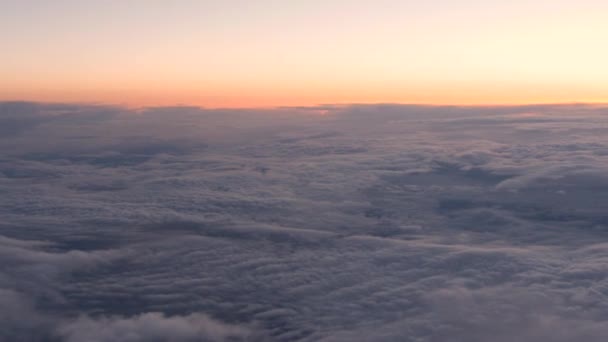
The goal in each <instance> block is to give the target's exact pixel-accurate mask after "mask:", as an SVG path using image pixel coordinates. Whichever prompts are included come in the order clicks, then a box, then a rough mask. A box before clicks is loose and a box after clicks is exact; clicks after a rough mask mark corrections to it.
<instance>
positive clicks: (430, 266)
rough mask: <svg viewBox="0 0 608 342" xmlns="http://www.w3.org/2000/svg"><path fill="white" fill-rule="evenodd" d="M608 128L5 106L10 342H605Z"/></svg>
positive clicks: (355, 110)
mask: <svg viewBox="0 0 608 342" xmlns="http://www.w3.org/2000/svg"><path fill="white" fill-rule="evenodd" d="M607 114H608V108H604V107H599V106H583V105H571V106H525V107H498V108H492V107H473V108H467V107H425V106H400V105H376V106H323V107H319V108H283V109H276V110H269V111H254V110H237V111H230V110H205V109H199V108H187V107H178V108H155V109H144V110H138V111H134V110H127V109H124V108H119V107H104V106H92V105H57V104H53V105H47V104H33V103H3V104H0V124H1V125H2V129H0V150H1V151H2V154H1V157H0V193H1V194H2V196H1V197H0V215H1V217H2V218H3V219H2V222H0V264H2V265H3V266H2V267H0V318H1V319H0V339H4V340H19V339H20V340H28V341H68V342H69V341H85V340H86V341H260V340H262V341H353V340H362V341H391V340H394V341H428V342H435V341H463V342H464V341H472V342H476V341H479V342H481V341H488V340H492V341H524V342H526V341H539V340H547V341H577V340H585V341H603V340H605V336H607V335H608V328H607V327H606V325H605V324H604V322H605V320H606V319H607V318H608V279H607V276H608V266H607V265H608V244H606V243H604V240H605V239H606V238H607V237H608V235H607V233H606V232H607V230H606V228H607V225H608V214H607V213H606V206H605V203H606V202H607V201H608V176H607V175H608V172H607V171H608V125H607V124H606V115H607Z"/></svg>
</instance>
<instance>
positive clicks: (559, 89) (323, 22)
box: [0, 0, 608, 107]
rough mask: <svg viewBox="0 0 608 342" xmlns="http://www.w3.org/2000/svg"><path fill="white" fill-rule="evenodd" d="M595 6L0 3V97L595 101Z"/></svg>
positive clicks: (600, 19)
mask: <svg viewBox="0 0 608 342" xmlns="http://www.w3.org/2000/svg"><path fill="white" fill-rule="evenodd" d="M606 37H608V1H606V0H546V1H545V0H510V1H502V0H501V1H498V0H483V1H482V0H459V1H456V0H427V1H407V0H401V1H398V0H375V1H371V0H370V1H367V0H306V1H299V0H293V1H285V0H274V1H271V0H217V1H205V0H199V1H194V0H192V1H188V0H171V1H169V0H166V1H158V0H105V1H97V0H89V1H82V0H79V1H77V0H73V1H68V0H53V1H50V0H45V1H32V0H0V44H1V47H2V52H1V55H0V56H1V58H0V100H17V99H18V100H36V101H53V102H63V101H76V102H108V103H122V104H129V105H134V106H142V105H143V106H147V105H173V104H192V105H201V106H209V107H257V106H282V105H312V104H317V103H353V102H356V103H374V102H402V103H431V104H448V103H450V104H513V103H532V102H535V103H538V102H544V103H546V102H572V101H579V102H606V101H608V64H606V61H607V60H608V44H606Z"/></svg>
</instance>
